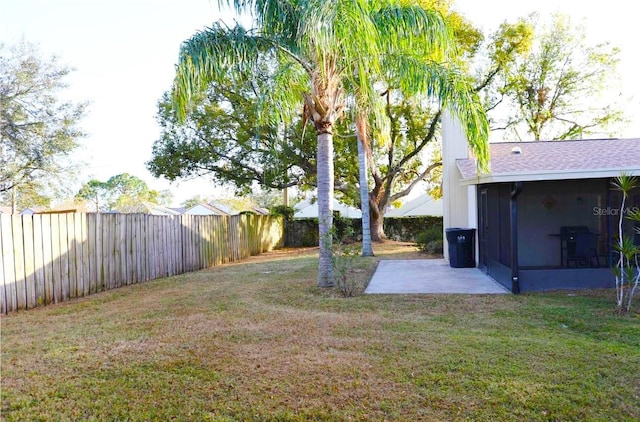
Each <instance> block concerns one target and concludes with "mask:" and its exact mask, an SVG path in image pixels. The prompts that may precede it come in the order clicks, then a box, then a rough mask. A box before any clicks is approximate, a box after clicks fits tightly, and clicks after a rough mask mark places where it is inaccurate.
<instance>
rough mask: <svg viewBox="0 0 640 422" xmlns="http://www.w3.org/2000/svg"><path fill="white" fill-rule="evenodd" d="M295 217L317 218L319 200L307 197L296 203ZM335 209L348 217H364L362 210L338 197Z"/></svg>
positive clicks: (334, 204) (334, 202) (334, 201)
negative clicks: (344, 202) (339, 199)
mask: <svg viewBox="0 0 640 422" xmlns="http://www.w3.org/2000/svg"><path fill="white" fill-rule="evenodd" d="M293 208H294V210H295V213H294V214H293V217H294V218H317V217H318V202H317V201H314V200H312V199H305V200H303V201H301V202H298V203H297V204H296V205H294V207H293ZM333 210H334V211H338V212H340V216H342V217H346V218H362V212H361V211H360V210H359V209H357V208H354V207H350V206H348V205H346V204H343V203H342V202H339V201H338V200H337V199H335V198H334V199H333Z"/></svg>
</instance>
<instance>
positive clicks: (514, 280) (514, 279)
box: [509, 182, 523, 294]
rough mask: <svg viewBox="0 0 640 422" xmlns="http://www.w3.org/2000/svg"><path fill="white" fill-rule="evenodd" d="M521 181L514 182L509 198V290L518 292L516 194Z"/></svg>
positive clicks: (518, 192)
mask: <svg viewBox="0 0 640 422" xmlns="http://www.w3.org/2000/svg"><path fill="white" fill-rule="evenodd" d="M522 189H523V183H522V182H514V183H513V188H512V190H511V197H510V200H509V208H510V211H511V292H512V293H513V294H518V293H520V268H519V266H518V196H519V195H520V193H522Z"/></svg>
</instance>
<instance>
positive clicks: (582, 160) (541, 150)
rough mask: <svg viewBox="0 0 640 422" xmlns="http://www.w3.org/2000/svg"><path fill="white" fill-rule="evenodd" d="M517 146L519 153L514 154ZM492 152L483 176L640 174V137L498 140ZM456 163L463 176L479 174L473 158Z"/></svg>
mask: <svg viewBox="0 0 640 422" xmlns="http://www.w3.org/2000/svg"><path fill="white" fill-rule="evenodd" d="M516 148H519V150H520V153H519V154H518V153H514V150H515V149H516ZM489 151H490V156H491V159H490V172H489V174H487V175H482V174H481V175H480V178H484V179H487V178H503V179H508V178H510V179H513V180H516V179H517V178H518V176H525V175H533V174H535V175H537V176H538V177H536V179H538V180H542V179H544V177H545V175H546V176H549V178H560V177H558V176H561V175H562V174H565V175H566V174H570V173H574V174H575V175H578V174H580V173H593V174H594V177H599V176H596V174H600V175H602V174H603V173H606V172H617V173H620V172H622V171H626V172H631V173H640V138H631V139H586V140H577V141H535V142H499V143H492V144H490V145H489ZM456 164H457V165H458V169H459V170H460V173H461V174H462V178H463V179H472V178H477V177H478V176H477V173H476V165H475V161H474V160H473V159H460V160H456ZM551 176H554V177H551ZM576 177H577V176H576ZM567 178H574V177H570V176H569V177H567Z"/></svg>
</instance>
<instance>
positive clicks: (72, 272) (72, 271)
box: [65, 213, 78, 298]
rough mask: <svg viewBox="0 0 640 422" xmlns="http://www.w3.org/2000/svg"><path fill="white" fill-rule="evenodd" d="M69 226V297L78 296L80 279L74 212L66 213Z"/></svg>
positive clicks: (67, 226)
mask: <svg viewBox="0 0 640 422" xmlns="http://www.w3.org/2000/svg"><path fill="white" fill-rule="evenodd" d="M65 217H66V228H67V250H66V252H67V262H68V271H69V275H68V280H69V298H76V297H78V280H77V277H76V276H77V272H76V265H77V262H76V261H77V259H76V244H75V242H76V224H75V221H74V220H75V219H74V217H73V213H68V214H65Z"/></svg>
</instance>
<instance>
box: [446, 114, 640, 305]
mask: <svg viewBox="0 0 640 422" xmlns="http://www.w3.org/2000/svg"><path fill="white" fill-rule="evenodd" d="M490 155H491V159H490V170H489V172H488V173H486V174H483V173H480V174H479V173H478V172H477V168H476V162H475V160H474V159H473V158H472V157H470V156H469V153H468V147H467V143H466V139H465V137H464V135H463V133H462V131H461V129H460V127H459V126H458V125H457V124H456V122H455V121H454V120H453V119H452V118H451V117H449V116H447V117H446V118H445V119H443V193H444V198H445V201H444V216H443V220H444V226H445V230H446V228H454V227H466V228H474V229H476V230H477V232H476V236H475V243H474V245H473V246H474V247H475V259H476V265H477V266H478V267H479V268H480V269H482V270H483V271H485V272H486V273H487V274H488V275H489V276H491V277H492V278H494V279H495V280H496V281H498V282H499V283H501V284H502V285H504V286H505V287H506V288H508V289H509V290H511V291H512V292H514V293H518V292H524V291H535V290H550V289H578V288H598V287H610V286H613V285H614V282H615V279H614V276H613V273H612V271H611V269H610V265H611V262H612V260H613V258H614V251H613V250H612V247H611V245H612V242H613V241H614V240H615V237H616V233H617V230H616V228H617V225H618V222H619V218H620V214H621V213H620V211H619V208H620V200H621V195H620V193H619V192H617V191H615V190H613V189H611V186H612V185H611V182H612V181H613V179H614V178H615V177H616V176H619V175H620V174H621V173H623V172H625V173H627V174H630V175H634V176H640V138H636V139H589V140H577V141H536V142H504V143H492V144H490ZM628 207H630V208H629V209H633V207H640V189H636V190H635V191H634V192H632V195H631V198H630V203H629V204H628ZM625 224H626V225H627V226H630V225H631V222H630V221H626V222H625ZM627 228H628V229H632V227H627ZM578 233H581V234H578ZM578 239H580V240H579V241H578ZM445 242H446V239H445ZM587 242H589V244H588V245H587ZM583 248H584V249H585V250H587V252H588V256H587V257H586V258H583V259H580V260H578V259H573V258H576V253H577V250H578V249H583ZM447 249H448V247H447V244H446V243H445V257H446V258H449V257H448V250H447Z"/></svg>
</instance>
